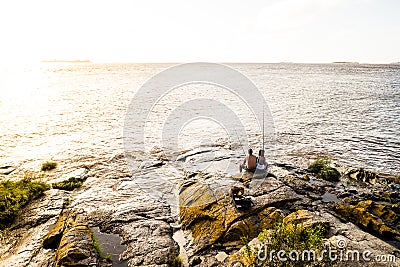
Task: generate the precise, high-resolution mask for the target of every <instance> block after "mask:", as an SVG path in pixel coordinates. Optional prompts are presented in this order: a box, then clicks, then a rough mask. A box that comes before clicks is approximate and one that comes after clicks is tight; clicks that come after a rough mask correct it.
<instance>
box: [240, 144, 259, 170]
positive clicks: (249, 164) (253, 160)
mask: <svg viewBox="0 0 400 267" xmlns="http://www.w3.org/2000/svg"><path fill="white" fill-rule="evenodd" d="M248 152H249V155H247V156H246V157H245V158H244V160H243V162H242V163H241V164H239V171H240V172H242V169H244V170H246V171H249V172H255V170H256V167H257V157H256V156H254V155H253V150H252V149H251V148H250V149H249V151H248Z"/></svg>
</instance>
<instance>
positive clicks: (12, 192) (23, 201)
mask: <svg viewBox="0 0 400 267" xmlns="http://www.w3.org/2000/svg"><path fill="white" fill-rule="evenodd" d="M35 178H36V177H35V176H34V175H31V174H27V175H25V177H24V179H22V180H20V181H4V182H1V183H0V229H4V228H6V227H7V226H9V225H10V224H11V223H12V222H13V221H14V220H15V218H16V217H17V216H18V215H19V214H20V213H21V211H22V209H23V208H24V207H25V206H26V205H28V204H29V203H30V202H31V201H32V200H34V199H37V198H39V197H41V196H42V195H43V194H44V192H45V191H46V190H48V189H49V188H50V187H49V186H48V185H47V184H46V183H44V182H36V181H33V180H34V179H35Z"/></svg>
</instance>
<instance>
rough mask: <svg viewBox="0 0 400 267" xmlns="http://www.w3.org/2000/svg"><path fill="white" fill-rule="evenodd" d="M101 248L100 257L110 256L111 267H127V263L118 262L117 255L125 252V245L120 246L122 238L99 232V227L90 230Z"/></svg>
mask: <svg viewBox="0 0 400 267" xmlns="http://www.w3.org/2000/svg"><path fill="white" fill-rule="evenodd" d="M90 229H91V230H92V232H93V235H94V236H95V237H96V238H97V242H98V243H99V245H100V248H101V256H103V257H104V256H106V255H109V254H111V255H112V256H111V260H112V266H113V267H128V262H127V261H120V260H119V255H120V254H122V252H124V251H125V250H126V245H121V241H122V238H121V237H120V236H119V235H116V234H107V233H102V232H100V229H99V227H92V228H90Z"/></svg>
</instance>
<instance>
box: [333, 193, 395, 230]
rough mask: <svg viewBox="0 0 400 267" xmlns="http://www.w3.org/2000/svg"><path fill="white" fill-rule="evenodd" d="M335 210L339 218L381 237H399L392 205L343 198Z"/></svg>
mask: <svg viewBox="0 0 400 267" xmlns="http://www.w3.org/2000/svg"><path fill="white" fill-rule="evenodd" d="M334 210H335V212H336V213H337V214H338V215H339V218H340V219H342V220H343V219H344V220H346V221H350V222H352V223H354V224H356V225H358V226H360V227H362V228H363V229H365V230H366V231H368V232H370V233H374V234H377V235H378V236H382V237H400V233H399V231H398V229H397V228H396V226H397V225H398V224H399V222H400V218H399V215H398V213H397V212H396V211H394V210H393V209H392V205H384V204H381V203H377V202H375V201H372V200H364V201H360V202H352V201H350V200H345V201H342V202H339V203H337V204H336V205H335V208H334Z"/></svg>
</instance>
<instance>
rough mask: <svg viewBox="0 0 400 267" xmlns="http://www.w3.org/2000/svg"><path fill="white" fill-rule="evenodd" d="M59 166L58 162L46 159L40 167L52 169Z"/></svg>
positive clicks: (46, 169) (43, 169)
mask: <svg viewBox="0 0 400 267" xmlns="http://www.w3.org/2000/svg"><path fill="white" fill-rule="evenodd" d="M55 168H57V162H54V161H46V162H44V163H43V164H42V168H41V169H40V170H41V171H43V172H45V171H50V170H53V169H55Z"/></svg>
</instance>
